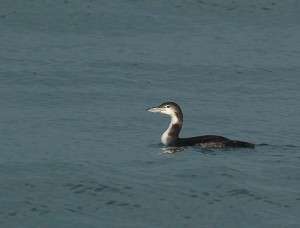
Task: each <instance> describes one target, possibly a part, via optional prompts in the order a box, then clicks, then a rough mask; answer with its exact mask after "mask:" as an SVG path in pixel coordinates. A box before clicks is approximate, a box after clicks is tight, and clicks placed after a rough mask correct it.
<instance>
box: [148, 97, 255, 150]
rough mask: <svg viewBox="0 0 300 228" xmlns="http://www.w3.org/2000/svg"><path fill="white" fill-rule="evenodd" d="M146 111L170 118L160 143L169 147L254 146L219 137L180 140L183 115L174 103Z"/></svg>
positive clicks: (207, 136)
mask: <svg viewBox="0 0 300 228" xmlns="http://www.w3.org/2000/svg"><path fill="white" fill-rule="evenodd" d="M146 111H149V112H154V113H161V114H165V115H168V116H170V117H171V122H170V125H169V127H168V129H167V130H166V131H165V132H164V133H163V134H162V136H161V142H162V144H164V145H165V146H169V147H187V146H193V147H204V148H225V147H233V148H238V147H240V148H254V147H255V144H253V143H249V142H243V141H238V140H231V139H228V138H225V137H223V136H219V135H203V136H197V137H191V138H180V137H179V133H180V130H181V128H182V125H183V113H182V110H181V108H180V106H179V105H178V104H176V103H175V102H164V103H162V104H160V105H159V106H157V107H152V108H148V109H146Z"/></svg>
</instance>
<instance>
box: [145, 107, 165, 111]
mask: <svg viewBox="0 0 300 228" xmlns="http://www.w3.org/2000/svg"><path fill="white" fill-rule="evenodd" d="M164 110H165V108H158V107H153V108H148V109H146V111H148V112H162V111H164Z"/></svg>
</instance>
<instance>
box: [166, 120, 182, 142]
mask: <svg viewBox="0 0 300 228" xmlns="http://www.w3.org/2000/svg"><path fill="white" fill-rule="evenodd" d="M182 124H183V119H182V118H180V117H178V116H176V115H174V116H171V122H170V125H169V127H168V129H167V130H166V131H165V132H164V133H163V135H162V136H161V142H162V143H163V144H164V145H166V146H176V144H177V142H178V139H179V132H180V130H181V127H182Z"/></svg>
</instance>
